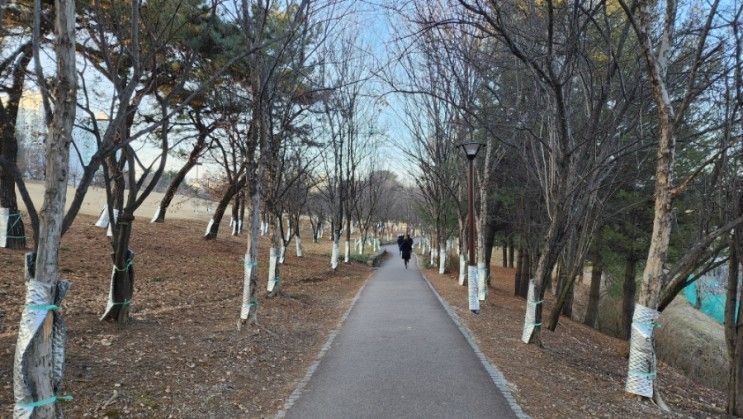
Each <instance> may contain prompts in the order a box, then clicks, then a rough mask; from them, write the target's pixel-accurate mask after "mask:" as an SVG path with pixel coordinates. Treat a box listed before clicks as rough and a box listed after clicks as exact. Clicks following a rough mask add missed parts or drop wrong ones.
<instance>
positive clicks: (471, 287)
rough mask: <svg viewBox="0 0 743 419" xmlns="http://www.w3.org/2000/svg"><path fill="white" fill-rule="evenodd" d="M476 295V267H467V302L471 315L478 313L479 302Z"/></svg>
mask: <svg viewBox="0 0 743 419" xmlns="http://www.w3.org/2000/svg"><path fill="white" fill-rule="evenodd" d="M477 295H478V291H477V266H467V297H468V298H467V301H468V303H469V308H470V311H472V312H473V313H476V312H479V311H480V300H479V299H478V298H477Z"/></svg>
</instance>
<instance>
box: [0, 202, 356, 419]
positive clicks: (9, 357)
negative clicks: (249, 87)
mask: <svg viewBox="0 0 743 419" xmlns="http://www.w3.org/2000/svg"><path fill="white" fill-rule="evenodd" d="M94 221H95V219H94V218H93V217H90V216H80V217H79V218H78V220H77V221H76V222H75V225H74V226H73V227H72V230H71V231H70V232H69V233H68V234H67V235H66V236H65V237H64V240H63V243H62V251H61V255H60V257H61V271H62V276H63V277H64V278H66V279H70V280H71V281H72V289H71V290H70V293H69V294H68V297H67V298H66V299H65V301H64V304H63V310H64V311H63V313H64V316H65V319H66V321H67V325H68V328H69V333H68V343H67V359H66V362H67V364H66V369H65V391H64V393H65V394H71V395H73V396H74V400H73V401H71V402H66V403H65V404H64V405H63V407H64V411H65V413H66V415H67V416H68V417H86V416H90V417H104V416H108V417H142V416H148V417H150V416H155V417H208V416H211V417H236V416H240V417H245V416H250V417H264V416H271V415H273V414H274V413H275V412H276V411H277V410H279V409H280V408H281V407H282V406H283V403H284V399H285V398H286V397H288V395H289V394H290V393H291V391H292V390H293V388H294V385H295V383H296V382H297V381H298V380H300V379H301V378H302V377H303V376H304V374H305V371H306V369H307V368H308V366H309V365H310V364H311V363H312V361H313V360H314V358H315V355H316V354H317V353H318V351H319V349H320V347H321V346H322V344H323V343H324V341H325V338H326V336H327V334H328V332H329V331H330V330H332V329H333V328H334V327H335V326H336V324H337V322H338V319H339V318H340V316H341V315H342V313H343V312H344V311H345V309H346V308H347V307H348V304H349V303H350V301H351V299H352V298H353V296H354V295H355V293H356V291H357V290H358V289H359V287H360V286H361V284H362V283H363V282H364V280H365V279H366V278H367V277H368V275H369V273H370V268H368V267H366V266H364V265H361V264H358V263H353V264H350V265H342V266H341V268H340V269H339V271H338V272H336V273H334V272H332V271H331V270H330V267H329V258H328V257H327V256H326V254H327V253H329V250H330V244H329V242H328V241H327V240H325V241H323V242H322V243H320V244H313V243H305V257H304V258H302V259H299V258H296V257H295V256H294V252H293V246H291V247H290V250H289V251H288V255H287V260H286V264H285V265H283V266H282V268H281V269H282V287H283V289H284V290H285V294H286V295H284V296H281V297H276V298H267V297H266V296H265V284H266V282H265V281H266V276H267V275H266V269H267V263H265V261H266V260H267V254H268V249H267V241H265V240H264V241H262V243H261V249H260V250H261V259H260V262H263V263H259V269H260V276H259V286H260V292H259V296H260V297H259V311H258V321H259V326H258V327H250V328H248V330H243V331H242V332H239V333H238V332H237V331H236V320H237V316H238V314H239V307H240V303H241V301H240V296H241V293H242V273H243V271H242V270H243V259H242V257H243V254H244V253H245V237H244V236H243V237H230V236H228V235H226V233H225V231H224V230H225V229H228V226H227V225H226V224H227V223H226V222H225V223H224V225H223V226H222V232H221V236H220V238H219V239H218V240H217V241H213V242H205V241H203V240H202V239H201V235H202V232H203V229H204V227H205V226H204V225H203V223H200V222H194V221H186V220H168V221H167V223H165V224H149V223H148V222H147V221H146V220H142V219H140V220H138V221H137V222H136V223H135V226H134V236H133V239H132V250H134V251H135V253H136V256H135V279H136V283H135V287H136V288H135V289H136V291H135V295H134V302H133V306H132V315H133V321H132V323H131V324H130V325H129V326H128V327H127V328H125V329H121V330H120V329H118V328H117V327H116V326H114V325H112V324H108V323H101V322H99V321H98V317H99V316H100V315H101V313H102V310H103V308H104V306H105V302H106V297H107V295H108V286H109V275H110V273H111V257H110V254H109V252H110V246H109V244H108V241H107V238H106V237H105V233H104V230H101V229H98V228H95V227H93V223H94ZM308 236H309V235H305V237H308ZM22 258H23V252H19V251H9V250H6V249H1V250H0V389H1V390H2V391H0V417H5V416H10V415H11V412H12V406H13V400H12V397H13V392H12V363H13V354H14V351H15V340H16V333H17V327H18V320H19V316H20V311H21V304H22V301H23V297H24V286H23V267H22Z"/></svg>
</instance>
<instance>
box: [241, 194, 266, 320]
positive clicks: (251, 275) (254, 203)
mask: <svg viewBox="0 0 743 419" xmlns="http://www.w3.org/2000/svg"><path fill="white" fill-rule="evenodd" d="M259 186H260V185H258V183H257V182H256V181H255V180H252V181H251V187H250V188H249V193H250V201H249V202H250V211H249V216H250V220H249V221H250V228H249V229H248V240H247V249H246V250H245V271H244V275H243V296H242V305H241V306H240V318H239V319H238V321H237V328H238V330H240V328H241V326H242V325H244V324H245V323H246V322H248V321H250V322H252V323H256V322H257V320H258V318H257V312H258V296H257V292H256V291H257V288H258V237H259V236H260V234H261V233H260V229H261V194H260V190H259Z"/></svg>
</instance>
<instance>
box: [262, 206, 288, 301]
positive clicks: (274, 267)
mask: <svg viewBox="0 0 743 419" xmlns="http://www.w3.org/2000/svg"><path fill="white" fill-rule="evenodd" d="M278 217H281V215H279V216H278ZM278 217H271V221H270V222H269V235H270V237H271V248H270V250H269V256H268V281H267V282H266V290H267V291H268V295H269V296H275V295H278V294H279V293H280V292H281V277H280V274H279V258H280V257H281V255H280V252H281V251H282V250H281V249H282V248H283V246H284V241H283V240H282V239H281V231H280V228H281V227H280V226H279V220H278Z"/></svg>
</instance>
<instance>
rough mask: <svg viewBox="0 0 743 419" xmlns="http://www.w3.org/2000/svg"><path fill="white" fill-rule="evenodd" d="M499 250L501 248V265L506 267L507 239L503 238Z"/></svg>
mask: <svg viewBox="0 0 743 419" xmlns="http://www.w3.org/2000/svg"><path fill="white" fill-rule="evenodd" d="M501 250H502V252H501V253H502V254H501V257H502V258H503V262H502V266H503V267H504V268H507V267H508V240H507V239H503V248H502V249H501Z"/></svg>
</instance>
